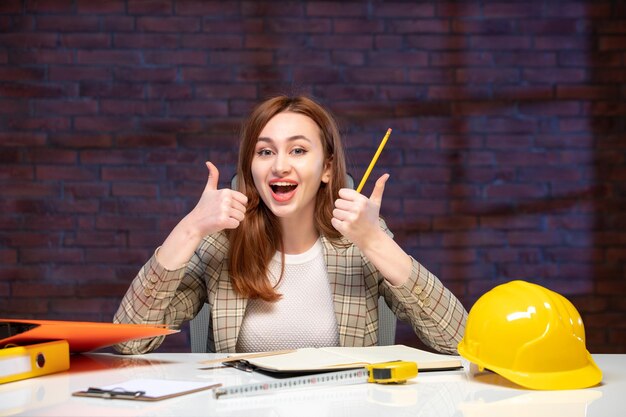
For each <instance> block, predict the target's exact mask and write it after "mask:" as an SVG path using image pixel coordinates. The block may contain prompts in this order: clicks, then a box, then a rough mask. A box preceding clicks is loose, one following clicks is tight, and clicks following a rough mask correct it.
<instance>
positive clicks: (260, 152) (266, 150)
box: [256, 149, 272, 156]
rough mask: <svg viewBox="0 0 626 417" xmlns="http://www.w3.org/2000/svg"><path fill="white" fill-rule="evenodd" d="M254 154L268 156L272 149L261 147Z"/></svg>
mask: <svg viewBox="0 0 626 417" xmlns="http://www.w3.org/2000/svg"><path fill="white" fill-rule="evenodd" d="M256 154H257V155H259V156H270V155H271V154H272V151H270V150H269V149H261V150H258V151H257V152H256Z"/></svg>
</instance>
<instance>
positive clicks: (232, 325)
mask: <svg viewBox="0 0 626 417" xmlns="http://www.w3.org/2000/svg"><path fill="white" fill-rule="evenodd" d="M212 304H213V308H212V313H211V317H212V320H213V329H214V337H215V351H216V352H228V353H233V352H235V348H236V346H237V337H238V336H239V329H240V328H241V322H242V321H243V316H244V314H245V313H246V305H247V304H248V300H247V299H246V298H242V297H240V296H238V295H237V294H236V293H235V291H233V286H232V284H231V282H230V278H229V277H228V271H226V270H222V273H221V274H220V280H219V283H218V285H217V291H216V292H215V299H214V300H213V303H212Z"/></svg>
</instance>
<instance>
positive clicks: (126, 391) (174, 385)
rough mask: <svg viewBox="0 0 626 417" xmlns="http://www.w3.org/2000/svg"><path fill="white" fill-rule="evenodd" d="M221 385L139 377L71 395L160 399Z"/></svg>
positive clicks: (121, 398) (136, 399)
mask: <svg viewBox="0 0 626 417" xmlns="http://www.w3.org/2000/svg"><path fill="white" fill-rule="evenodd" d="M221 386H222V384H211V383H207V382H198V381H177V380H169V379H151V378H139V379H131V380H129V381H124V382H120V383H118V384H113V385H107V386H104V387H99V388H98V387H90V388H88V389H86V390H84V391H76V392H73V393H72V395H73V396H75V397H91V398H101V399H106V400H131V401H161V400H166V399H168V398H174V397H179V396H181V395H187V394H192V393H194V392H199V391H205V390H210V389H213V388H219V387H221Z"/></svg>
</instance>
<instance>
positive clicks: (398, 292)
mask: <svg viewBox="0 0 626 417" xmlns="http://www.w3.org/2000/svg"><path fill="white" fill-rule="evenodd" d="M381 227H383V228H384V229H385V231H386V232H387V233H389V234H390V235H391V236H393V235H392V234H391V232H389V230H388V229H387V227H386V225H385V224H384V222H383V221H382V220H381ZM321 239H322V244H323V253H324V259H325V262H326V267H327V272H328V279H329V281H330V287H331V291H332V293H333V300H334V308H335V316H336V318H337V323H338V327H339V342H340V345H341V346H373V345H376V344H377V330H378V299H379V296H380V295H382V296H383V297H384V299H385V301H386V302H387V304H388V305H389V307H390V308H391V310H392V311H393V312H394V314H395V315H396V317H398V318H399V319H400V320H402V321H405V322H408V323H410V324H411V326H412V327H413V329H414V331H415V333H416V334H417V336H418V337H419V338H420V339H421V340H422V341H423V342H425V343H426V344H427V345H429V346H431V347H432V348H434V349H435V350H437V351H440V352H445V353H454V354H456V347H457V344H458V343H459V342H460V340H461V338H462V337H463V332H464V329H465V321H466V318H467V311H466V310H465V308H463V306H462V305H461V303H460V302H459V300H458V299H457V298H456V297H455V296H454V295H453V294H452V293H451V292H450V291H449V290H448V289H447V288H445V287H444V286H443V284H442V283H441V281H439V279H437V277H435V276H434V275H433V274H431V273H430V272H429V271H428V270H426V268H424V267H423V266H422V265H421V264H420V263H419V262H417V261H416V260H415V259H413V258H411V259H412V262H413V267H412V271H411V276H410V278H409V280H408V281H407V282H406V283H405V284H404V285H401V286H398V287H394V286H392V285H390V284H389V283H388V282H387V281H386V280H385V279H384V277H383V276H382V275H381V274H380V273H379V272H378V270H377V269H376V268H375V267H374V265H373V264H372V263H371V262H370V261H369V260H368V259H367V258H365V257H364V256H363V255H362V254H361V252H360V250H359V248H358V247H357V246H356V245H354V244H350V243H349V242H348V241H347V240H346V241H345V242H344V243H347V245H346V246H341V245H339V246H337V245H333V244H332V243H331V242H330V241H329V240H328V239H326V238H324V237H322V238H321ZM157 251H158V249H157ZM227 257H228V239H227V237H226V235H225V234H224V233H217V234H215V235H211V236H207V237H206V238H204V240H203V241H202V243H201V244H200V246H199V247H198V248H197V250H196V252H195V254H194V255H193V256H192V258H191V259H190V261H189V263H188V264H186V265H185V266H183V267H181V268H180V269H178V270H175V271H169V270H166V269H165V268H164V267H163V266H161V265H160V264H159V262H158V261H157V259H156V254H155V255H153V256H152V257H151V258H150V260H148V262H147V263H146V264H145V265H144V266H143V268H142V269H141V270H140V271H139V273H138V275H137V277H135V279H134V280H133V282H132V283H131V285H130V288H129V289H128V291H127V292H126V294H125V295H124V297H123V299H122V302H121V304H120V307H119V309H118V311H117V312H116V314H115V316H114V319H113V321H114V322H118V323H143V324H168V325H173V326H179V325H180V324H181V323H183V322H184V321H187V320H190V319H192V318H193V317H195V315H196V314H197V313H198V312H199V311H200V309H201V308H202V306H203V305H204V303H205V302H206V303H208V304H209V306H210V311H211V320H210V329H209V348H212V350H213V351H215V352H235V346H236V344H237V336H238V333H239V328H240V327H241V323H242V320H243V318H244V314H245V311H246V305H247V299H245V298H243V297H241V296H239V295H237V294H236V293H235V292H234V291H233V287H232V285H231V281H230V277H229V271H228V262H227ZM163 338H164V337H163V336H160V337H156V338H153V339H140V340H134V341H129V342H124V343H121V344H118V345H116V346H115V348H116V349H117V350H118V351H119V352H121V353H126V354H141V353H146V352H150V351H152V350H154V349H156V348H157V347H158V346H159V345H160V344H161V343H162V341H163Z"/></svg>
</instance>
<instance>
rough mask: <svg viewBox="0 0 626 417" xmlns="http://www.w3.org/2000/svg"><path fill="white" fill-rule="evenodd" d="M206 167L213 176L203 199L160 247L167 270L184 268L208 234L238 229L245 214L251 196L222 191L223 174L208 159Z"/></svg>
mask: <svg viewBox="0 0 626 417" xmlns="http://www.w3.org/2000/svg"><path fill="white" fill-rule="evenodd" d="M206 166H207V168H208V169H209V178H208V180H207V184H206V186H205V187H204V191H203V192H202V196H200V200H199V201H198V203H197V204H196V206H195V207H194V208H193V210H191V211H190V212H189V213H188V214H187V215H186V216H185V217H184V218H183V219H182V220H181V221H180V222H179V223H178V224H177V225H176V227H174V230H172V231H171V232H170V234H169V236H168V237H167V238H166V239H165V241H164V242H163V245H161V247H160V248H159V250H158V253H157V260H158V262H159V263H160V264H161V265H163V266H164V267H165V268H166V269H169V270H175V269H178V268H181V267H182V266H183V265H185V264H186V263H187V262H189V259H191V256H192V255H193V253H194V251H195V250H196V248H197V247H198V245H199V244H200V242H201V241H202V239H203V238H204V237H205V236H207V235H210V234H212V233H217V232H220V231H222V230H224V229H235V228H237V227H239V224H240V223H241V222H242V221H243V219H244V217H245V214H246V204H247V203H248V198H247V197H246V196H245V195H244V194H242V193H240V192H239V191H234V190H231V189H229V188H223V189H221V190H218V189H217V184H218V180H219V175H220V173H219V171H218V169H217V168H216V167H215V165H213V164H212V163H210V162H208V161H207V162H206Z"/></svg>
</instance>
